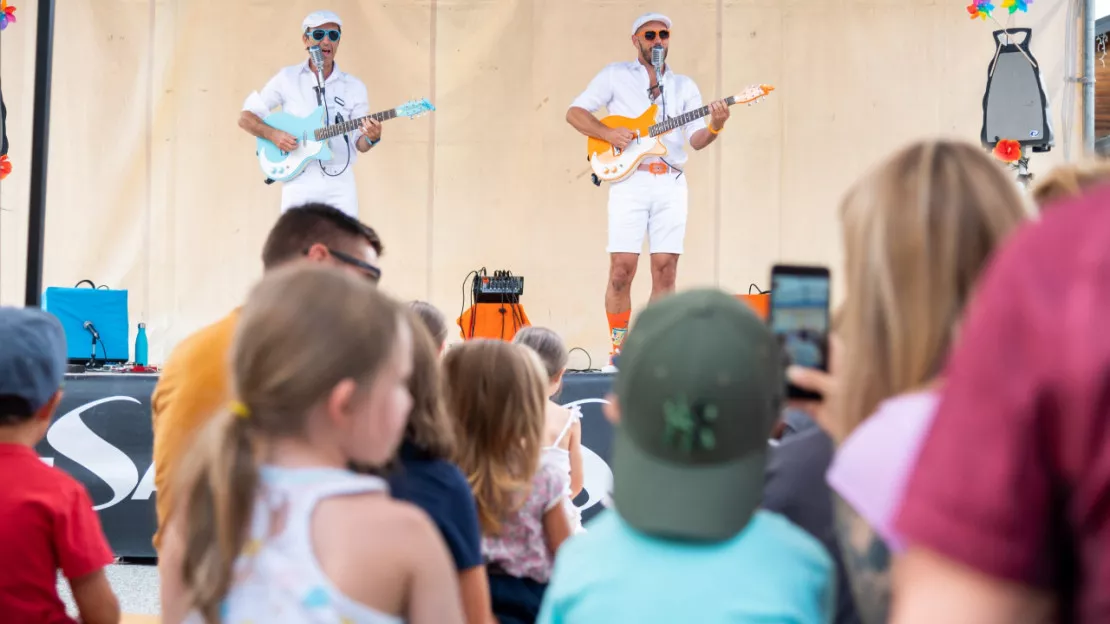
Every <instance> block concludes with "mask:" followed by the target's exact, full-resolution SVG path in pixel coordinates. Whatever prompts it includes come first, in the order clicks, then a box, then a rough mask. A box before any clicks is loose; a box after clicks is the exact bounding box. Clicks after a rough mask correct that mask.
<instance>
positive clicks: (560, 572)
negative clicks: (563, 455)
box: [537, 290, 836, 624]
mask: <svg viewBox="0 0 1110 624" xmlns="http://www.w3.org/2000/svg"><path fill="white" fill-rule="evenodd" d="M779 354H780V349H779V347H778V345H777V344H776V342H775V340H774V337H773V336H772V335H771V333H770V331H769V330H768V329H767V327H766V325H765V324H764V323H763V322H762V321H760V320H759V319H758V318H757V317H756V316H755V314H754V313H753V312H751V311H750V310H749V309H748V308H747V307H746V306H745V305H744V304H743V303H741V302H740V301H738V300H736V298H734V297H731V296H729V295H727V294H726V293H724V292H721V291H718V290H695V291H688V292H684V293H680V294H675V295H669V296H667V297H664V298H662V299H659V300H658V301H656V302H654V303H652V304H650V305H649V306H648V307H647V308H646V309H645V310H644V311H643V313H642V314H641V315H640V317H639V318H638V319H637V322H636V324H635V325H634V326H633V328H632V331H631V332H629V334H628V336H627V339H626V341H625V348H624V349H623V351H622V354H621V367H620V371H619V372H618V373H617V377H616V381H615V383H614V395H613V396H611V397H610V404H609V405H607V406H606V415H607V416H608V417H609V419H610V420H612V421H613V422H614V425H615V429H616V430H615V437H614V440H613V453H612V468H613V494H612V500H613V505H614V508H612V509H607V510H605V511H603V512H602V513H601V514H599V515H598V517H596V518H595V519H594V520H593V521H592V522H590V523H588V525H587V531H586V533H584V534H581V535H576V536H574V537H572V538H571V539H570V540H568V541H567V542H566V543H564V544H563V546H562V547H561V548H560V549H559V552H558V554H557V557H556V561H555V570H554V574H553V576H552V579H551V582H550V584H549V586H548V588H547V592H546V593H545V595H544V600H543V605H542V607H541V610H540V615H539V618H538V619H537V622H538V623H539V624H576V623H579V622H583V623H586V622H605V623H606V624H618V623H621V622H629V623H635V624H645V623H650V622H661V623H663V622H666V623H676V622H677V623H686V622H689V623H696V624H713V623H716V622H760V623H767V622H783V623H787V622H789V623H798V624H810V623H814V624H816V623H828V622H831V621H832V619H833V615H834V611H835V602H836V572H835V568H834V566H833V562H832V559H831V558H830V557H829V555H828V552H827V551H826V550H825V548H824V547H823V546H822V545H821V543H820V542H818V541H817V540H816V539H815V538H813V537H812V536H810V535H809V534H808V533H806V532H805V531H803V530H802V529H800V528H798V527H797V526H795V525H794V524H792V523H791V522H790V521H789V520H787V519H786V518H784V517H782V516H780V515H778V514H775V513H772V512H769V511H765V510H760V509H759V507H760V503H761V500H762V497H763V482H764V469H765V465H766V461H767V456H768V443H767V439H768V437H769V435H770V433H771V429H772V427H773V425H774V423H775V421H776V420H777V419H778V415H779V410H780V409H781V406H782V402H783V389H784V387H785V386H784V381H783V377H782V375H783V365H782V363H781V358H780V355H779Z"/></svg>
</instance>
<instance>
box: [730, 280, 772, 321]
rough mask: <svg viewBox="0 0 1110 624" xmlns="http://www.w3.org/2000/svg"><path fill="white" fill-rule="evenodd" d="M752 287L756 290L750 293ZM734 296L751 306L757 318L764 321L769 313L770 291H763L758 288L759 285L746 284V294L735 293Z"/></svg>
mask: <svg viewBox="0 0 1110 624" xmlns="http://www.w3.org/2000/svg"><path fill="white" fill-rule="evenodd" d="M753 288H754V289H755V290H756V292H755V293H752V289H753ZM736 298H737V299H739V300H741V301H743V302H744V303H746V304H748V305H749V306H751V307H752V310H755V313H756V314H757V315H758V316H759V318H761V319H763V320H765V321H766V320H767V317H768V316H769V315H770V313H771V291H769V290H768V291H766V292H764V291H762V290H759V286H756V285H755V284H752V285H751V286H748V294H746V295H736Z"/></svg>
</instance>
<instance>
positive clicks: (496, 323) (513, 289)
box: [456, 267, 532, 340]
mask: <svg viewBox="0 0 1110 624" xmlns="http://www.w3.org/2000/svg"><path fill="white" fill-rule="evenodd" d="M471 277H473V279H472V281H471V284H470V307H469V308H467V309H466V310H465V311H462V312H461V313H460V314H459V318H458V320H457V321H456V323H458V326H459V334H460V335H461V336H462V338H463V339H464V340H471V339H474V338H494V339H499V340H512V339H513V336H515V335H516V333H517V332H518V331H520V330H521V328H524V327H527V326H529V325H531V324H532V323H531V321H529V320H528V314H527V313H525V311H524V306H522V305H521V304H520V297H521V295H523V294H524V277H523V276H520V275H513V273H512V271H494V272H493V275H492V276H491V275H489V274H487V272H486V269H485V267H483V268H481V269H478V270H477V271H471V272H470V273H469V274H467V276H466V279H471ZM463 288H464V292H465V288H466V282H465V280H464V282H463ZM463 302H464V303H465V299H464V300H463Z"/></svg>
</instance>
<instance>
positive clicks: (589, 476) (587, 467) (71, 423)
mask: <svg viewBox="0 0 1110 624" xmlns="http://www.w3.org/2000/svg"><path fill="white" fill-rule="evenodd" d="M113 401H128V402H131V403H136V404H140V402H139V400H138V399H135V398H134V397H129V396H111V397H105V398H103V399H97V400H96V401H92V402H90V403H85V404H84V405H81V406H80V407H77V408H76V409H73V410H70V411H69V412H66V413H65V414H64V415H62V417H61V418H58V420H56V421H55V422H54V424H52V425H51V426H50V429H49V430H47V432H46V441H47V442H48V443H50V446H52V447H53V448H54V450H55V451H57V452H59V453H61V454H62V455H65V456H66V457H68V458H69V459H71V460H73V461H74V462H76V463H78V464H80V465H81V466H83V467H84V468H85V469H87V470H88V471H89V472H91V473H93V474H94V475H95V476H96V477H97V478H99V479H100V480H101V481H103V482H104V483H106V484H107V485H108V487H109V488H110V489H111V490H112V498H111V500H109V501H108V502H105V503H101V504H99V505H94V506H93V509H96V510H100V509H105V508H107V507H112V506H114V505H118V504H119V503H120V502H122V501H123V500H124V499H126V498H127V497H128V496H129V495H130V496H131V499H132V500H150V497H151V495H152V494H153V493H154V492H155V487H154V464H153V463H151V465H150V466H149V467H148V468H147V470H146V472H145V473H143V477H142V479H141V480H140V479H139V469H138V467H136V466H135V463H134V462H133V461H131V458H130V457H128V456H127V454H126V453H124V452H123V451H121V450H120V449H118V448H116V447H115V446H113V445H112V444H111V443H110V442H108V441H107V440H105V439H104V438H102V437H100V436H99V435H97V434H96V433H95V432H93V430H92V429H89V427H88V425H86V424H85V421H84V420H83V419H82V414H84V413H85V412H86V411H88V410H90V409H92V408H94V407H96V406H98V405H103V404H105V403H110V402H113ZM587 403H598V404H607V403H609V402H608V401H606V400H605V399H596V398H591V399H580V400H578V401H572V402H570V403H567V404H565V405H564V406H563V407H567V408H570V407H574V406H576V405H584V404H587ZM39 459H41V460H42V461H43V463H45V464H47V465H48V466H53V465H54V464H55V458H54V457H40V458H39ZM582 464H583V466H582V468H583V472H584V473H585V474H584V481H583V489H584V490H586V494H587V499H586V502H585V503H583V504H582V505H580V506H579V507H580V509H583V510H586V509H589V508H590V507H593V506H594V505H597V504H601V505H603V506H608V503H609V499H610V496H611V495H612V493H613V471H612V469H611V468H610V467H609V464H607V463H606V462H605V460H604V459H602V458H601V456H599V455H598V454H597V453H595V452H594V451H593V450H591V449H589V448H588V447H587V446H586V445H585V444H583V445H582Z"/></svg>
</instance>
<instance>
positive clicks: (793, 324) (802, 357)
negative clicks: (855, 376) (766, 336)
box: [769, 268, 829, 370]
mask: <svg viewBox="0 0 1110 624" xmlns="http://www.w3.org/2000/svg"><path fill="white" fill-rule="evenodd" d="M769 316H770V321H771V331H772V332H773V333H774V334H775V337H776V338H777V339H778V341H779V344H780V345H781V346H782V348H783V351H784V352H785V355H786V359H787V364H790V365H797V366H804V367H806V368H817V369H821V370H827V365H826V361H825V360H826V354H827V352H828V347H827V345H828V333H829V275H828V273H827V272H825V271H823V270H822V269H816V268H813V269H807V270H806V271H805V272H801V271H799V272H793V271H789V270H776V271H774V272H773V273H772V274H771V310H770V315H769Z"/></svg>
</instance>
